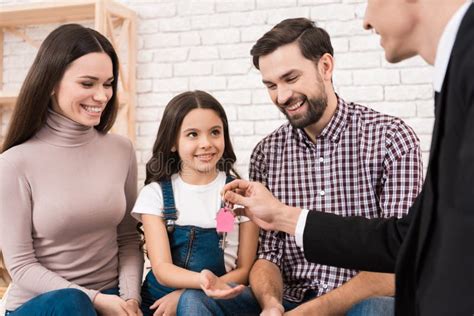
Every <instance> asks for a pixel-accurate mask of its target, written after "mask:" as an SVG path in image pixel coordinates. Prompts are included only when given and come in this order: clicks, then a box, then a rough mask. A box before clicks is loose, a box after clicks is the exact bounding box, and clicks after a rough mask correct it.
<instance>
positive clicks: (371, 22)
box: [364, 0, 420, 63]
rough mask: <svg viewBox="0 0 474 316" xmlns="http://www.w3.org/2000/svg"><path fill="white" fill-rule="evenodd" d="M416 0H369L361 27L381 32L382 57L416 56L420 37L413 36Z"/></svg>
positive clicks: (389, 58)
mask: <svg viewBox="0 0 474 316" xmlns="http://www.w3.org/2000/svg"><path fill="white" fill-rule="evenodd" d="M418 6H419V4H418V3H417V1H407V0H368V3H367V8H366V11H365V16H364V28H366V29H373V30H375V32H376V33H377V34H379V35H380V45H381V46H382V47H383V48H384V50H385V58H386V59H387V61H389V62H391V63H396V62H399V61H401V60H404V59H407V58H410V57H413V56H415V55H416V54H417V53H418V49H417V47H418V45H419V43H420V41H419V40H418V39H417V38H416V26H417V19H416V13H417V12H418V11H419V7H418Z"/></svg>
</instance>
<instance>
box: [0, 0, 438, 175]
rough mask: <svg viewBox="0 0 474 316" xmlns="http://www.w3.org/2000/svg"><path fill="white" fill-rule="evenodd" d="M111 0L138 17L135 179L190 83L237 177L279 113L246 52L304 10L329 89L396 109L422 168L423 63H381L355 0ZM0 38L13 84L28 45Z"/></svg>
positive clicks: (426, 123)
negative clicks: (322, 38) (207, 100)
mask: <svg viewBox="0 0 474 316" xmlns="http://www.w3.org/2000/svg"><path fill="white" fill-rule="evenodd" d="M32 2H41V1H28V0H21V1H20V0H17V1H12V0H10V1H7V0H0V6H5V5H15V4H24V3H32ZM121 2H123V3H125V4H126V5H128V6H129V7H131V8H132V9H134V10H135V11H136V12H137V13H138V17H139V23H138V41H139V43H138V50H139V51H138V68H137V69H138V70H137V78H138V81H137V82H138V86H137V90H138V100H137V101H138V102H137V104H138V107H137V142H136V149H137V157H138V161H139V164H140V165H139V172H140V182H142V180H143V179H144V164H145V163H146V161H147V159H148V158H149V156H150V151H151V147H152V144H153V141H154V137H155V134H156V131H157V129H158V126H159V120H160V117H161V114H162V111H163V109H164V107H165V105H166V104H167V102H168V101H169V100H170V99H171V97H172V96H174V95H176V94H177V93H179V92H182V91H185V90H190V89H202V90H206V91H209V92H210V93H212V94H213V95H214V96H215V97H216V98H217V99H218V100H219V101H221V103H222V104H223V105H224V107H225V109H226V111H227V115H228V117H229V120H230V130H231V135H232V138H233V144H234V148H235V149H236V153H237V157H238V169H239V171H240V172H241V174H242V175H245V176H246V175H247V167H248V159H249V156H250V153H251V150H252V148H253V147H254V145H255V144H256V143H257V142H258V141H259V140H260V139H261V138H262V137H263V136H265V135H266V134H268V133H269V132H270V131H272V130H273V129H274V128H276V127H277V126H279V125H280V124H281V123H282V122H284V121H285V119H284V117H283V116H282V114H280V113H279V111H278V110H277V109H276V108H275V106H274V105H272V103H271V101H270V99H269V98H268V96H267V93H266V90H265V89H264V87H263V85H262V83H261V81H260V76H259V72H258V71H257V70H256V69H254V68H253V66H252V63H251V59H250V57H249V56H250V55H249V51H250V48H251V47H252V45H253V44H254V42H255V41H256V40H257V39H258V38H259V37H260V36H261V35H263V33H265V32H266V31H268V30H269V29H270V28H271V27H272V26H273V25H275V24H276V23H278V22H279V21H281V20H282V19H285V18H289V17H307V18H311V19H313V20H315V21H317V23H318V25H319V26H322V27H324V28H325V29H326V30H327V31H328V32H329V34H330V35H331V38H332V43H333V46H334V49H335V59H336V70H335V74H334V83H335V87H336V91H337V92H338V93H339V95H340V96H341V97H343V98H344V99H345V100H346V101H354V102H358V103H361V104H364V105H367V106H370V107H372V108H375V109H377V110H379V111H381V112H384V113H388V114H392V115H396V116H399V117H402V118H403V119H404V120H405V121H406V122H407V123H408V124H409V125H410V126H412V127H413V128H414V130H415V131H416V133H417V134H418V136H419V137H420V139H421V144H422V150H423V156H424V157H423V158H424V161H425V168H426V165H427V158H428V151H429V145H430V140H431V129H432V125H433V102H432V97H433V89H432V85H431V76H432V67H429V66H427V65H426V64H425V63H424V62H423V61H422V60H421V59H420V58H418V57H417V58H412V59H410V60H407V61H405V62H402V63H400V64H397V65H391V64H388V63H387V62H386V61H385V59H384V55H383V51H382V50H381V48H380V47H379V38H378V36H376V35H375V34H372V33H371V32H369V31H365V30H363V29H362V17H363V14H364V11H365V1H361V0H215V1H211V0H179V1H168V0H161V1H156V0H121ZM54 27H55V26H51V25H48V26H36V27H31V28H28V30H27V32H28V34H30V35H32V36H33V37H36V38H38V39H41V38H42V37H44V36H45V35H46V34H47V33H48V32H49V31H51V30H52V29H53V28H54ZM5 42H6V45H5V50H4V54H5V56H4V58H5V70H4V81H5V88H16V87H19V86H20V84H21V82H22V80H23V78H24V76H25V74H26V70H27V69H28V67H29V65H30V64H31V62H32V60H33V57H34V54H35V50H34V49H32V48H30V47H29V46H28V45H27V44H24V43H21V42H20V40H19V39H17V38H15V37H13V36H11V35H7V36H6V38H5ZM8 116H9V115H8V113H7V115H5V118H4V125H5V123H6V121H7V120H8ZM4 130H5V126H4V128H3V131H4Z"/></svg>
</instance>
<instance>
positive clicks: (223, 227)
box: [216, 201, 234, 249]
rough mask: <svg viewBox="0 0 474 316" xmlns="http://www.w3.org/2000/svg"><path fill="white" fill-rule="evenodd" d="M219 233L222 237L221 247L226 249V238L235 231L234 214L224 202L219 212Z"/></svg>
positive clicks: (217, 218)
mask: <svg viewBox="0 0 474 316" xmlns="http://www.w3.org/2000/svg"><path fill="white" fill-rule="evenodd" d="M216 221H217V227H216V230H217V233H219V234H221V235H222V238H221V240H220V241H219V247H220V248H221V249H224V248H225V247H226V243H227V242H226V238H227V233H230V232H231V231H232V230H233V229H234V213H232V210H231V209H230V207H229V206H228V205H227V204H226V203H224V201H222V204H221V208H220V210H219V212H217V217H216Z"/></svg>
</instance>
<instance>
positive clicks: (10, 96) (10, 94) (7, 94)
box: [0, 91, 18, 107]
mask: <svg viewBox="0 0 474 316" xmlns="http://www.w3.org/2000/svg"><path fill="white" fill-rule="evenodd" d="M17 98H18V92H15V91H0V106H11V107H13V105H14V104H15V102H16V99H17Z"/></svg>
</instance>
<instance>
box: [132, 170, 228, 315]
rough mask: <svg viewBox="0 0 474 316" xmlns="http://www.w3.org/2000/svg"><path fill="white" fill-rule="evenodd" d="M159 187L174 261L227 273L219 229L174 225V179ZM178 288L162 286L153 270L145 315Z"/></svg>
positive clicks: (145, 291)
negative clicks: (220, 244) (157, 301)
mask: <svg viewBox="0 0 474 316" xmlns="http://www.w3.org/2000/svg"><path fill="white" fill-rule="evenodd" d="M232 180H234V178H233V177H231V176H227V179H226V183H228V182H230V181H232ZM160 186H161V191H162V192H163V206H164V207H163V220H164V221H165V223H166V227H167V229H168V238H169V241H170V250H171V257H172V260H173V264H174V265H176V266H179V267H181V268H184V269H186V270H190V271H194V272H201V271H202V270H203V269H208V270H210V271H212V272H213V273H214V274H215V275H217V276H221V275H224V274H225V273H226V270H225V264H224V251H223V250H222V249H221V248H220V247H219V241H220V239H221V236H220V235H219V234H218V233H217V231H216V229H215V228H201V227H197V226H191V225H187V226H178V225H175V224H174V222H175V221H176V220H177V219H178V215H177V210H176V206H175V202H174V196H173V187H172V185H171V181H160ZM216 213H217V210H216ZM175 290H176V289H175V288H170V287H166V286H164V285H161V284H160V283H159V282H158V281H157V280H156V278H155V276H154V275H153V271H151V270H150V271H149V272H148V274H147V276H146V278H145V281H144V282H143V285H142V290H141V296H142V306H141V309H142V312H143V315H144V316H147V315H153V312H154V310H150V306H151V305H152V304H153V303H154V302H155V301H156V300H158V299H160V298H162V297H163V296H165V295H167V294H169V293H171V292H173V291H175Z"/></svg>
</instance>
